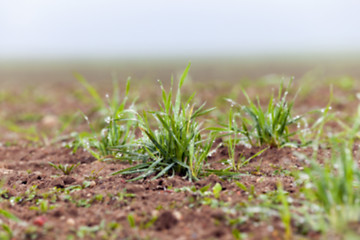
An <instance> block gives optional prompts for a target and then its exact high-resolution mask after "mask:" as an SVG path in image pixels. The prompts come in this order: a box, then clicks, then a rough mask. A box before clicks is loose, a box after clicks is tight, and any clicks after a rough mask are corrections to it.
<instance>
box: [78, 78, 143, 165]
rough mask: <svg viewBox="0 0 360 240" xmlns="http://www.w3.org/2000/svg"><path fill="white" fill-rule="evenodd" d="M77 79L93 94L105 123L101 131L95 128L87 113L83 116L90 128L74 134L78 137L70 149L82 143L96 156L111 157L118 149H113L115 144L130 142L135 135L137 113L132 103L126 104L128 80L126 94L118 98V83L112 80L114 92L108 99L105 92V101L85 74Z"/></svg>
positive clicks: (128, 81)
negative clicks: (86, 78) (87, 130)
mask: <svg viewBox="0 0 360 240" xmlns="http://www.w3.org/2000/svg"><path fill="white" fill-rule="evenodd" d="M77 79H78V80H79V81H80V83H82V84H83V85H84V86H85V88H86V89H87V90H88V92H89V94H90V95H91V96H92V97H93V100H94V102H95V103H96V105H97V109H98V110H97V111H98V112H99V113H101V116H103V117H104V122H103V123H102V124H105V125H104V126H103V128H102V130H101V131H98V130H97V128H96V127H94V126H93V125H92V124H91V123H90V120H89V119H88V117H87V116H85V119H86V121H88V124H89V126H90V128H91V132H90V133H89V132H82V133H79V134H77V139H76V141H75V142H74V143H73V149H74V151H76V149H77V148H78V147H79V146H81V147H84V148H85V149H87V150H88V151H89V152H90V153H91V154H92V155H93V156H94V157H96V158H97V159H106V158H114V157H116V156H115V155H116V152H117V151H114V150H113V148H114V147H115V146H122V145H125V144H126V143H128V142H132V141H133V140H134V138H135V135H134V128H135V126H136V124H137V120H136V114H137V113H136V111H135V109H134V108H135V107H134V103H132V104H131V105H130V106H129V107H128V108H127V101H128V94H129V89H130V79H128V80H127V83H126V88H125V89H126V90H125V95H124V97H123V99H122V100H121V101H120V97H119V87H118V84H117V82H116V81H114V84H113V96H112V98H111V99H110V98H109V97H108V96H107V100H108V102H107V103H106V102H105V101H103V100H102V98H101V97H100V94H99V93H98V92H97V91H96V89H95V88H94V87H93V86H91V85H90V84H89V83H88V82H87V81H86V80H85V78H83V77H82V76H80V75H77ZM99 132H100V134H99ZM94 149H95V150H94Z"/></svg>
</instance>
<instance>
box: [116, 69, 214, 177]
mask: <svg viewBox="0 0 360 240" xmlns="http://www.w3.org/2000/svg"><path fill="white" fill-rule="evenodd" d="M189 69H190V64H189V65H188V66H187V68H186V69H185V71H184V73H183V74H182V76H181V78H180V81H179V84H178V89H177V93H176V96H175V101H174V99H173V95H172V86H173V79H172V81H171V82H172V84H171V88H170V91H169V92H166V91H165V89H164V87H163V85H162V84H161V83H160V84H161V85H160V87H161V90H162V103H160V110H158V111H148V112H145V111H144V112H143V114H142V116H139V119H140V120H139V125H140V126H139V127H140V129H141V131H142V133H143V135H144V136H143V137H142V138H140V139H138V140H137V144H136V145H135V146H137V147H138V151H137V152H132V153H131V152H126V151H124V147H123V146H120V147H117V150H118V151H119V152H122V153H123V154H126V155H127V159H128V160H132V161H137V160H141V161H142V163H140V164H138V165H136V166H134V167H130V168H127V169H124V170H121V171H117V172H115V173H113V174H133V173H140V175H139V176H137V177H136V178H133V179H132V180H139V179H142V178H146V177H148V176H150V175H152V174H156V175H155V177H153V179H156V178H159V177H161V176H163V175H165V174H167V175H174V174H177V175H181V176H184V177H186V178H188V179H189V180H195V179H197V178H198V175H199V174H200V172H201V170H202V166H203V163H204V161H205V160H206V158H207V155H208V153H209V152H210V149H211V146H212V143H213V136H212V134H211V133H210V134H208V137H207V138H203V136H202V132H204V130H205V129H203V128H202V124H201V123H199V122H198V121H197V119H198V118H199V117H200V116H203V115H205V114H207V113H209V112H210V111H212V110H213V108H212V109H204V107H205V103H204V104H203V105H201V106H200V107H198V108H195V106H194V105H190V104H191V102H192V99H193V97H194V96H195V94H192V95H191V96H190V97H189V98H188V99H187V100H186V101H185V102H184V101H182V96H181V87H182V85H183V83H184V81H185V80H186V78H187V74H188V71H189ZM148 115H149V116H151V117H153V118H154V120H155V123H156V127H155V129H154V127H152V126H151V125H150V123H149V116H148ZM130 147H133V148H132V150H133V151H134V150H136V149H134V145H132V146H130ZM125 148H126V146H125Z"/></svg>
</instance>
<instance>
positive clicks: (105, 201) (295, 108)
mask: <svg viewBox="0 0 360 240" xmlns="http://www.w3.org/2000/svg"><path fill="white" fill-rule="evenodd" d="M162 64H163V63H157V64H145V63H143V64H142V65H140V67H139V66H136V64H134V65H131V64H129V65H122V67H121V68H114V69H115V70H116V72H117V73H116V74H115V73H114V74H111V73H112V70H114V69H112V68H111V67H104V65H103V66H102V67H98V66H95V65H94V66H93V67H90V68H89V67H88V66H80V65H77V66H76V67H64V68H61V67H59V68H55V69H54V68H50V67H49V69H51V70H46V69H47V67H46V65H43V66H38V67H31V68H23V69H21V70H19V69H17V68H16V66H14V65H9V66H7V67H6V68H3V69H0V77H1V79H2V80H1V79H0V84H1V85H0V87H1V88H0V107H1V108H0V109H1V110H0V133H1V135H0V239H184V240H185V239H358V238H359V235H360V232H359V227H360V222H359V219H360V170H359V168H358V163H359V162H358V161H359V153H358V142H359V137H360V135H359V128H360V110H359V109H358V105H359V104H358V103H359V100H360V85H359V84H358V83H359V76H360V73H359V72H358V68H356V63H348V65H347V67H344V66H343V65H342V66H339V65H335V64H333V63H328V64H327V65H326V66H325V67H323V68H317V69H313V65H311V64H304V63H302V64H299V65H297V64H298V63H296V62H295V63H291V64H290V63H286V61H284V62H280V63H272V64H265V63H263V64H262V65H261V66H258V65H256V64H255V63H251V64H250V63H249V64H248V65H247V64H244V63H242V64H240V63H237V62H233V63H231V64H229V63H224V64H223V65H221V64H220V65H219V64H214V65H212V64H209V63H208V64H202V65H200V64H199V65H198V67H197V66H196V61H194V62H193V63H192V66H191V67H190V64H189V65H186V62H185V64H184V62H182V63H181V64H180V65H179V63H175V62H173V63H168V65H166V66H167V67H166V68H161V66H162ZM237 64H238V65H239V66H241V67H238V66H237ZM344 65H346V64H344ZM112 66H113V65H112ZM256 66H258V67H256ZM335 66H338V67H335ZM41 67H43V68H44V69H41ZM65 68H66V69H67V70H66V71H65V70H64V69H65ZM74 68H76V69H74ZM99 69H102V71H100V70H99ZM73 70H75V71H76V72H77V73H75V74H72V72H73ZM309 70H311V71H309ZM171 74H173V81H171V78H172V77H171ZM128 75H131V76H132V78H131V79H129V80H127V77H128ZM292 76H295V78H292ZM64 79H66V80H64ZM157 79H160V81H157Z"/></svg>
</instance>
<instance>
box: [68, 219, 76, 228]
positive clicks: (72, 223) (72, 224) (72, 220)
mask: <svg viewBox="0 0 360 240" xmlns="http://www.w3.org/2000/svg"><path fill="white" fill-rule="evenodd" d="M66 223H67V224H68V225H71V226H74V225H75V220H74V219H73V218H68V219H67V220H66Z"/></svg>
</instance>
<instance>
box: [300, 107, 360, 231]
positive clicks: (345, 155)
mask: <svg viewBox="0 0 360 240" xmlns="http://www.w3.org/2000/svg"><path fill="white" fill-rule="evenodd" d="M359 116H360V108H359V110H358V116H357V118H356V121H355V124H354V127H353V128H352V129H351V131H349V132H348V139H343V138H338V137H337V136H333V137H331V138H330V148H331V157H330V159H325V160H324V163H323V164H321V163H319V162H318V161H317V159H316V158H314V156H315V157H317V156H318V154H316V155H314V156H313V158H312V159H310V161H309V162H310V166H309V167H308V168H306V169H305V170H304V172H301V173H299V174H298V178H299V179H300V180H301V181H303V186H304V187H303V192H304V193H305V195H306V197H307V198H308V199H309V200H310V201H312V202H315V203H316V204H318V205H319V206H320V207H321V208H323V209H324V212H325V216H324V221H325V222H330V225H331V227H333V228H334V229H335V230H336V231H337V232H338V233H342V232H345V231H347V230H349V229H348V223H350V222H357V221H358V219H359V217H360V214H359V210H360V169H359V167H358V162H357V159H358V157H359V156H358V155H356V153H354V146H355V145H354V139H356V134H357V133H358V131H359V129H360V124H359V123H360V118H359ZM330 230H332V229H330Z"/></svg>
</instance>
